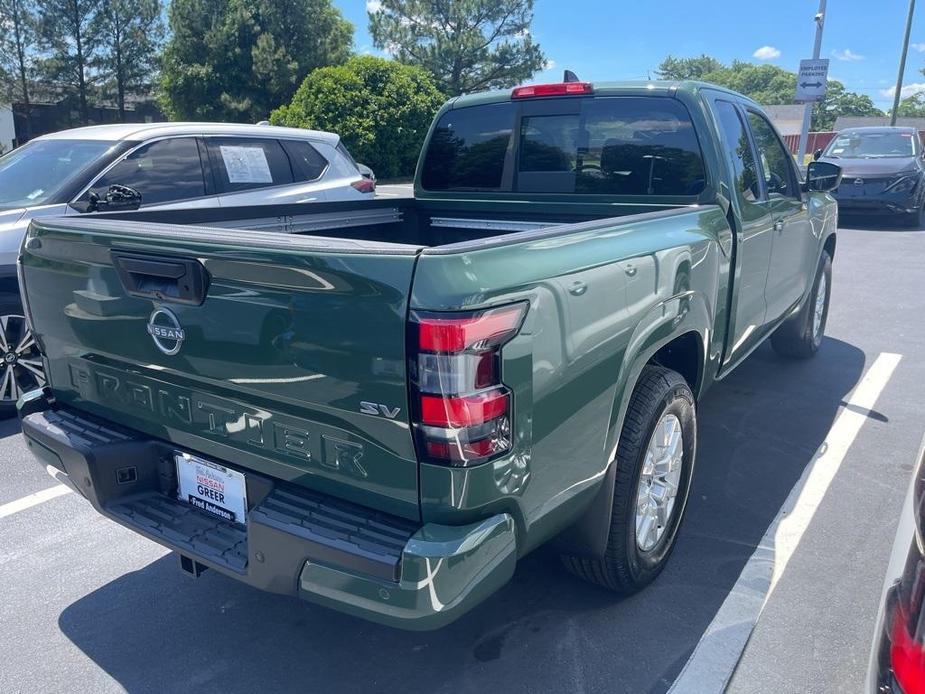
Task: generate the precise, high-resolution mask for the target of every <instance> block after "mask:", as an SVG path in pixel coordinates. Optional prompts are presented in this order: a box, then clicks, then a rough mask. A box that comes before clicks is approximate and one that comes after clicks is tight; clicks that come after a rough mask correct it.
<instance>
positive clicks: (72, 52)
mask: <svg viewBox="0 0 925 694" xmlns="http://www.w3.org/2000/svg"><path fill="white" fill-rule="evenodd" d="M101 4H102V0H43V2H42V4H41V11H40V18H41V24H40V28H41V39H42V45H43V48H44V49H45V51H47V53H48V57H47V58H44V59H43V60H42V61H41V67H42V72H43V73H44V75H45V77H46V79H47V80H48V81H50V82H55V83H58V84H60V85H62V86H64V87H66V88H69V89H71V90H73V91H74V92H76V94H77V98H78V103H79V104H80V121H81V123H86V122H88V120H89V103H90V100H91V98H92V95H93V90H94V86H95V85H94V82H95V80H94V76H93V74H92V72H91V68H92V66H93V62H94V59H95V57H96V54H97V51H98V49H99V46H100V35H99V23H98V20H97V15H98V14H99V11H100V6H101Z"/></svg>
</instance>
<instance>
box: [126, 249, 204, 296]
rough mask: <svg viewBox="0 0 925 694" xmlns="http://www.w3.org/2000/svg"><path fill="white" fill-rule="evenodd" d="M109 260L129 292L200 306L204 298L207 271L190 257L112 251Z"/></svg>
mask: <svg viewBox="0 0 925 694" xmlns="http://www.w3.org/2000/svg"><path fill="white" fill-rule="evenodd" d="M112 264H113V266H114V267H115V268H116V272H118V273H119V279H120V280H121V282H122V286H123V287H124V288H125V291H126V292H127V293H128V294H130V295H132V296H140V297H145V298H147V299H157V300H158V301H165V302H168V303H169V302H173V303H177V304H192V305H194V306H199V305H200V304H201V303H202V302H203V301H205V298H206V292H207V291H208V287H209V273H208V272H206V269H205V268H204V267H203V266H202V263H200V262H199V261H198V260H195V259H193V258H170V257H163V256H154V255H134V254H130V253H121V252H118V251H113V252H112Z"/></svg>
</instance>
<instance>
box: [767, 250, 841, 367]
mask: <svg viewBox="0 0 925 694" xmlns="http://www.w3.org/2000/svg"><path fill="white" fill-rule="evenodd" d="M823 282H824V284H823ZM820 285H821V286H820ZM820 288H821V289H822V290H823V296H822V299H821V300H822V305H821V310H822V314H821V317H820V319H819V323H818V325H817V323H816V308H817V306H818V301H819V299H820V297H819V294H820ZM831 297H832V256H830V255H829V252H828V251H822V255H821V256H820V257H819V265H818V266H817V268H816V277H815V278H814V279H813V289H812V292H810V294H809V296H808V297H807V298H806V303H805V304H804V305H803V307H802V308H801V309H800V311H799V313H797V314H796V315H795V316H793V317H792V318H788V319H787V320H786V321H784V322H783V323H782V324H781V325H780V326H779V327H778V328H777V330H775V331H774V334H773V335H771V346H772V347H773V348H774V351H775V352H777V353H778V354H779V355H781V356H782V357H789V358H792V359H808V358H809V357H812V356H815V354H816V352H818V351H819V346H820V345H821V344H822V337H823V336H824V335H825V324H826V321H827V320H828V318H829V300H830V299H831Z"/></svg>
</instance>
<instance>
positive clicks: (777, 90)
mask: <svg viewBox="0 0 925 694" xmlns="http://www.w3.org/2000/svg"><path fill="white" fill-rule="evenodd" d="M685 61H690V62H687V63H685ZM711 64H715V65H718V66H719V67H718V68H716V69H713V70H710V71H709V72H702V70H701V68H703V67H706V66H709V65H711ZM662 68H665V69H666V70H671V74H672V75H675V76H674V77H672V78H671V79H701V80H703V81H705V82H711V83H713V84H717V85H719V86H721V87H726V88H727V89H732V90H733V91H736V92H739V93H740V94H744V95H745V96H747V97H750V98H752V99H754V100H755V101H757V102H758V103H759V104H764V105H766V106H769V105H772V104H792V103H793V102H794V97H795V96H796V88H797V76H796V73H794V72H790V71H789V70H785V69H784V68H782V67H779V66H777V65H767V64H762V65H756V64H754V63H748V62H745V61H741V60H734V61H733V62H732V64H731V65H728V66H726V65H723V64H722V63H720V62H719V61H718V60H716V59H715V58H711V57H710V56H706V55H702V56H700V57H698V58H681V59H678V58H673V57H671V56H669V57H668V58H666V59H665V60H664V61H662V64H661V65H660V66H659V74H663V73H662ZM878 115H881V116H882V115H883V112H882V111H880V109H878V108H877V107H876V106H875V105H874V102H873V101H871V99H870V97H868V96H865V95H863V94H856V93H854V92H849V91H847V90H846V89H845V85H843V84H842V83H841V82H839V81H838V80H829V85H828V90H827V92H826V96H825V98H824V99H823V100H822V101H819V102H817V103H816V104H814V105H813V118H812V125H811V128H812V129H813V130H815V131H826V130H831V129H832V127H834V125H835V119H836V118H838V116H878Z"/></svg>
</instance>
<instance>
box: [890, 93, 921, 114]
mask: <svg viewBox="0 0 925 694" xmlns="http://www.w3.org/2000/svg"><path fill="white" fill-rule="evenodd" d="M896 115H897V116H898V117H900V118H925V92H920V93H918V94H913V95H912V96H907V97H906V98H905V99H903V100H902V101H900V102H899V108H898V109H896Z"/></svg>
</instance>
